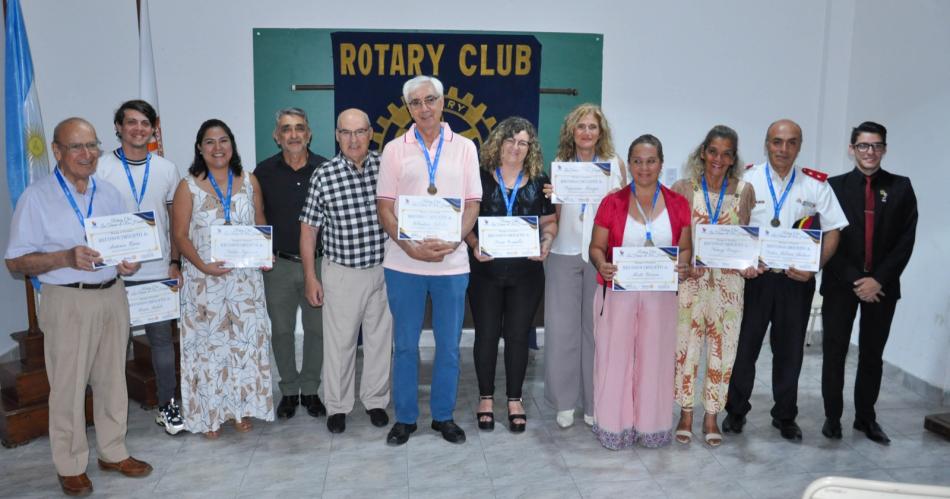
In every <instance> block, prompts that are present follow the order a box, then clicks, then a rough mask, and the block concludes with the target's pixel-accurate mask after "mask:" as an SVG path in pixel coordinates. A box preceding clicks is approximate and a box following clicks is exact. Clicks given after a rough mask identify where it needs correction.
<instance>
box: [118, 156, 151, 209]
mask: <svg viewBox="0 0 950 499" xmlns="http://www.w3.org/2000/svg"><path fill="white" fill-rule="evenodd" d="M119 159H121V160H122V166H123V167H125V176H126V177H127V178H128V179H129V187H130V188H131V189H132V199H134V200H135V206H136V207H137V208H138V210H139V211H142V200H143V199H145V189H146V188H147V187H148V171H149V169H150V167H151V162H152V153H148V154H146V155H145V174H144V175H142V192H140V193H138V194H136V193H135V180H133V179H132V169H131V168H129V162H128V160H126V159H125V151H123V150H122V148H121V147H120V148H119Z"/></svg>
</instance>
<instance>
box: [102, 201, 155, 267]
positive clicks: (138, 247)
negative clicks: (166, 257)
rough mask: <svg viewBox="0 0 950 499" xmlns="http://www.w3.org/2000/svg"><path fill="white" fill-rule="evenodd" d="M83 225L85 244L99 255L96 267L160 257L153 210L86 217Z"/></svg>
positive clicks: (145, 260)
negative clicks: (100, 259)
mask: <svg viewBox="0 0 950 499" xmlns="http://www.w3.org/2000/svg"><path fill="white" fill-rule="evenodd" d="M85 228H86V244H88V245H89V247H90V248H92V249H94V250H96V251H98V252H99V254H100V255H101V256H102V263H98V264H96V268H101V267H111V266H113V265H118V264H119V263H121V262H122V261H123V260H125V261H127V262H129V263H135V262H147V261H149V260H158V259H160V258H162V247H161V244H160V243H159V241H160V240H159V238H158V227H157V226H156V225H155V212H153V211H143V212H139V213H124V214H122V215H109V216H104V217H92V218H87V219H86V225H85Z"/></svg>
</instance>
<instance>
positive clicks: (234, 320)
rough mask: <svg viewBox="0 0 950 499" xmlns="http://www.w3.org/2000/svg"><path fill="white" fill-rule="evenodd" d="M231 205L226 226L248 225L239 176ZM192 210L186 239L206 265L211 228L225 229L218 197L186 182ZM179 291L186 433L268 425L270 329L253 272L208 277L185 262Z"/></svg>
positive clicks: (249, 192) (248, 204)
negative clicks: (248, 422) (248, 421)
mask: <svg viewBox="0 0 950 499" xmlns="http://www.w3.org/2000/svg"><path fill="white" fill-rule="evenodd" d="M243 179H244V181H243V182H242V186H241V189H240V190H239V191H238V192H235V193H234V194H233V196H232V199H231V223H233V224H236V225H253V224H254V205H253V199H254V198H253V186H252V185H251V183H250V178H249V176H248V174H247V173H246V172H245V173H244V175H243ZM186 182H187V183H188V189H189V190H190V191H191V199H192V210H191V225H190V226H189V227H188V237H189V238H190V239H191V242H192V244H194V246H195V249H196V250H197V251H198V255H199V256H200V257H201V259H202V260H204V261H210V259H211V258H210V257H211V255H210V253H211V230H210V226H212V225H223V224H224V210H223V206H222V204H221V201H219V200H218V198H217V196H215V195H213V194H209V193H207V192H205V191H204V190H202V189H201V188H200V187H198V184H197V183H196V181H195V178H194V177H192V176H191V175H188V176H187V179H186ZM182 275H183V277H184V283H183V285H182V288H181V320H180V321H179V323H180V324H181V398H182V405H181V408H182V415H183V416H184V418H185V429H186V430H188V431H191V432H194V433H204V432H209V431H216V430H218V428H220V426H221V424H222V423H224V422H226V421H228V420H231V419H234V420H237V421H240V420H242V419H243V418H246V417H253V418H258V419H263V420H266V421H273V420H274V397H273V392H272V386H271V384H272V379H271V366H270V345H271V343H270V337H271V324H270V319H269V318H268V316H267V306H266V305H265V302H264V278H263V276H262V275H261V271H260V270H258V269H233V270H231V271H230V272H228V273H227V274H225V275H223V276H220V277H214V276H210V275H206V274H204V273H203V272H201V271H200V270H198V269H197V268H195V266H194V265H192V264H191V263H190V262H188V261H187V260H185V261H184V262H183V268H182Z"/></svg>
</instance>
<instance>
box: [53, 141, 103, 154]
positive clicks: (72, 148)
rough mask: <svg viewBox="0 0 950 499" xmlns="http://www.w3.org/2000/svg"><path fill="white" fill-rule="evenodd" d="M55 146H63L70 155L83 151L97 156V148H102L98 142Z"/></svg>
mask: <svg viewBox="0 0 950 499" xmlns="http://www.w3.org/2000/svg"><path fill="white" fill-rule="evenodd" d="M57 144H59V145H61V146H63V147H64V148H65V149H66V151H68V152H69V153H70V154H79V153H81V152H82V151H83V149H85V150H87V151H89V152H90V153H91V154H99V148H100V146H102V142H99V141H98V140H97V141H95V142H86V143H79V142H76V143H73V144H60V143H59V142H57Z"/></svg>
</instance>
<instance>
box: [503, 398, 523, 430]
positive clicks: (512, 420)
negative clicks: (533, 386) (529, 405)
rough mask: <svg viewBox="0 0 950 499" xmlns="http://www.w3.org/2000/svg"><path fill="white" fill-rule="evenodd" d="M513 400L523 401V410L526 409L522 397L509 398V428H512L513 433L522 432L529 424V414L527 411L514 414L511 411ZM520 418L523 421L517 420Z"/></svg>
mask: <svg viewBox="0 0 950 499" xmlns="http://www.w3.org/2000/svg"><path fill="white" fill-rule="evenodd" d="M512 402H519V403H521V410H524V402H523V401H522V400H521V398H520V397H519V398H509V399H508V429H509V430H511V432H512V433H521V432H523V431H524V429H525V426H527V424H528V415H527V414H525V413H521V414H512V413H511V403H512ZM519 419H520V420H521V422H520V423H519V422H516V421H518V420H519Z"/></svg>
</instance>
